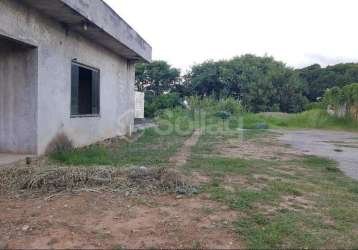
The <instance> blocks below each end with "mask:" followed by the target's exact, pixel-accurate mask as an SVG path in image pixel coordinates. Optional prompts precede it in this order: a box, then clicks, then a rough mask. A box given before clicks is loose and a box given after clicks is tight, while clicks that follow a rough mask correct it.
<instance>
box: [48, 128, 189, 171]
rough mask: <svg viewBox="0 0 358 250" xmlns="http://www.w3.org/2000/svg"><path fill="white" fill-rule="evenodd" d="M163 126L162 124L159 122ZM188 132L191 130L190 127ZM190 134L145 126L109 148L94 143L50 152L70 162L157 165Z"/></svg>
mask: <svg viewBox="0 0 358 250" xmlns="http://www.w3.org/2000/svg"><path fill="white" fill-rule="evenodd" d="M160 126H162V125H160ZM189 132H191V131H189ZM188 136H189V135H178V134H176V133H171V134H168V135H158V133H157V132H156V131H155V129H147V130H145V131H144V134H143V135H142V136H141V137H140V138H139V139H138V140H137V141H135V142H132V143H127V142H125V141H124V142H123V143H116V144H114V145H112V146H111V147H110V148H108V147H105V146H102V145H94V146H90V147H87V148H82V149H74V150H69V151H61V152H58V153H54V154H52V155H50V157H51V159H52V160H55V161H57V162H60V163H63V164H65V165H71V166H78V165H80V166H98V165H111V166H118V167H122V166H127V165H138V166H142V165H144V166H158V165H161V164H164V165H167V164H168V162H169V158H170V156H172V155H173V154H174V153H175V152H176V151H177V150H178V148H180V146H181V145H182V144H183V142H184V140H185V139H186V138H187V137H188Z"/></svg>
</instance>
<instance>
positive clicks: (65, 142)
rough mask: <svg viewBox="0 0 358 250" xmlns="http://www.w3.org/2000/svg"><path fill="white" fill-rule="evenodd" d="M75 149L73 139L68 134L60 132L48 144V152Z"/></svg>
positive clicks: (54, 152)
mask: <svg viewBox="0 0 358 250" xmlns="http://www.w3.org/2000/svg"><path fill="white" fill-rule="evenodd" d="M73 149H74V146H73V143H72V141H71V140H70V139H69V138H68V137H67V135H66V134H64V133H60V134H58V135H57V136H56V137H55V138H53V139H52V141H51V142H50V143H49V144H48V146H47V148H46V154H57V153H61V152H66V151H71V150H73Z"/></svg>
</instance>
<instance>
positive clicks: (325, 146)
mask: <svg viewBox="0 0 358 250" xmlns="http://www.w3.org/2000/svg"><path fill="white" fill-rule="evenodd" d="M280 132H282V133H283V135H282V136H281V137H280V140H281V141H282V142H283V143H285V144H290V145H292V146H293V147H294V148H296V149H299V150H301V151H302V152H303V153H304V154H307V155H316V156H320V157H326V158H329V159H332V160H335V161H337V162H338V164H339V168H340V169H341V170H342V171H343V172H344V173H345V174H346V175H347V176H350V177H352V178H354V179H358V133H350V132H339V131H324V130H299V131H288V130H287V131H280Z"/></svg>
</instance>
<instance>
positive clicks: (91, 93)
mask: <svg viewBox="0 0 358 250" xmlns="http://www.w3.org/2000/svg"><path fill="white" fill-rule="evenodd" d="M71 71H72V72H71V74H72V77H71V78H72V80H71V116H96V115H99V77H100V74H99V70H96V69H92V68H90V67H87V66H83V65H80V64H77V63H72V70H71Z"/></svg>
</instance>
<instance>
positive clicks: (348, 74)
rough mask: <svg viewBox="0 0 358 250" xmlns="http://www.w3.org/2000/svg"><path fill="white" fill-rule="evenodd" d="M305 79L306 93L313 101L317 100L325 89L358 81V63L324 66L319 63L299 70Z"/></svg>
mask: <svg viewBox="0 0 358 250" xmlns="http://www.w3.org/2000/svg"><path fill="white" fill-rule="evenodd" d="M297 72H298V73H299V76H300V78H301V79H302V80H303V81H304V87H305V92H304V95H305V96H306V97H307V98H308V99H309V100H310V101H311V102H315V101H317V98H319V97H322V96H323V95H324V93H325V91H326V90H327V89H329V88H332V87H340V88H342V87H344V86H346V85H349V84H352V83H355V82H358V64H355V63H346V64H337V65H333V66H328V67H326V68H322V67H321V66H320V65H318V64H314V65H311V66H309V67H306V68H302V69H299V70H297Z"/></svg>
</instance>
